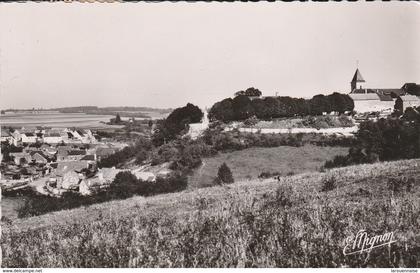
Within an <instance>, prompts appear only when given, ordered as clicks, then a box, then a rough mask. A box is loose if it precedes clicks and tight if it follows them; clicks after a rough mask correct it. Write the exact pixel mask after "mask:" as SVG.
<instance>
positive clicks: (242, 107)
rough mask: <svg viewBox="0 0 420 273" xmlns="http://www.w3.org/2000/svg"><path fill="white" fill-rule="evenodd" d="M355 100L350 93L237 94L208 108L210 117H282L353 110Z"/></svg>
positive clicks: (221, 118) (225, 119)
mask: <svg viewBox="0 0 420 273" xmlns="http://www.w3.org/2000/svg"><path fill="white" fill-rule="evenodd" d="M353 109H354V102H353V100H352V99H351V98H350V97H349V96H348V95H343V94H339V93H333V94H331V95H328V96H324V95H316V96H314V97H313V98H312V99H310V100H305V99H302V98H291V97H265V98H255V99H252V100H251V99H250V98H249V96H247V95H244V94H238V95H237V96H236V97H235V98H234V99H230V98H228V99H224V100H222V101H220V102H217V103H215V104H214V105H213V106H212V107H211V109H210V111H209V119H210V120H211V121H215V120H220V121H223V122H229V121H233V120H246V119H248V118H250V117H252V116H254V115H255V116H256V117H257V118H259V119H263V120H270V119H273V118H281V117H294V116H306V115H322V114H323V113H330V112H338V113H344V112H346V111H353Z"/></svg>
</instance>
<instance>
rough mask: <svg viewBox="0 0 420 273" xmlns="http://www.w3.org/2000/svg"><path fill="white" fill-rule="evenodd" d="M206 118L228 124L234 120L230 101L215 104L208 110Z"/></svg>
mask: <svg viewBox="0 0 420 273" xmlns="http://www.w3.org/2000/svg"><path fill="white" fill-rule="evenodd" d="M208 118H209V120H210V121H216V120H219V121H223V122H225V123H226V122H229V121H232V120H234V119H235V115H234V113H233V106H232V99H231V98H227V99H224V100H222V101H219V102H216V103H215V104H214V105H213V106H212V107H211V108H210V110H209V113H208Z"/></svg>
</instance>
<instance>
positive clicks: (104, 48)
mask: <svg viewBox="0 0 420 273" xmlns="http://www.w3.org/2000/svg"><path fill="white" fill-rule="evenodd" d="M419 26H420V5H419V4H417V3H413V2H391V3H389V2H388V3H381V2H373V3H365V2H361V3H286V2H276V3H240V2H238V3H236V2H235V3H218V2H213V3H112V4H109V3H105V4H100V3H96V4H86V3H85V4H81V3H70V4H69V3H25V4H19V3H1V4H0V108H2V109H6V108H32V107H35V108H52V107H64V106H80V105H96V106H150V107H159V108H174V107H180V106H183V105H185V104H186V103H187V102H191V103H194V104H196V105H199V106H200V107H205V106H207V107H209V106H211V105H212V104H213V103H214V102H216V101H219V100H221V99H224V98H226V97H230V96H233V94H234V93H235V92H236V91H239V90H244V89H246V88H248V87H256V88H258V89H260V90H261V91H262V92H263V95H267V96H268V95H275V94H276V92H277V94H278V95H282V96H293V97H305V98H309V97H312V96H313V95H316V94H320V93H322V94H329V93H331V92H341V93H348V92H349V91H350V81H351V78H352V76H353V74H354V72H355V69H356V67H357V62H358V67H359V70H360V72H361V74H362V75H363V77H364V78H365V80H366V83H365V85H364V86H366V87H372V88H399V87H401V86H402V85H403V84H404V83H406V82H417V83H420V51H419V50H418V49H419V48H420V31H419Z"/></svg>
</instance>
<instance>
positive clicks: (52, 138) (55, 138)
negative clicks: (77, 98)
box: [1, 128, 97, 146]
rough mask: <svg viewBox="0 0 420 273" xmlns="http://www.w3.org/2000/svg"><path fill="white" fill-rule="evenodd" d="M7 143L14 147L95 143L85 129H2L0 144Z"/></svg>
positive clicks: (92, 136) (89, 132) (90, 133)
mask: <svg viewBox="0 0 420 273" xmlns="http://www.w3.org/2000/svg"><path fill="white" fill-rule="evenodd" d="M5 141H8V142H9V143H10V144H13V145H15V146H19V145H24V144H33V143H47V144H60V143H64V144H66V143H69V144H94V143H97V141H96V139H95V137H94V135H93V134H92V132H91V131H90V130H87V129H76V128H73V129H68V128H52V129H43V128H39V129H25V128H22V129H16V130H11V129H3V128H2V130H1V142H5Z"/></svg>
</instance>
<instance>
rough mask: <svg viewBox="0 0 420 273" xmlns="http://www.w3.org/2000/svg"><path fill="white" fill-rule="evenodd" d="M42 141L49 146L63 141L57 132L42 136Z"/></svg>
mask: <svg viewBox="0 0 420 273" xmlns="http://www.w3.org/2000/svg"><path fill="white" fill-rule="evenodd" d="M43 139H44V143H49V144H58V143H61V142H62V141H63V138H62V137H61V134H60V133H59V132H53V131H50V132H47V133H46V134H44V136H43Z"/></svg>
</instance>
